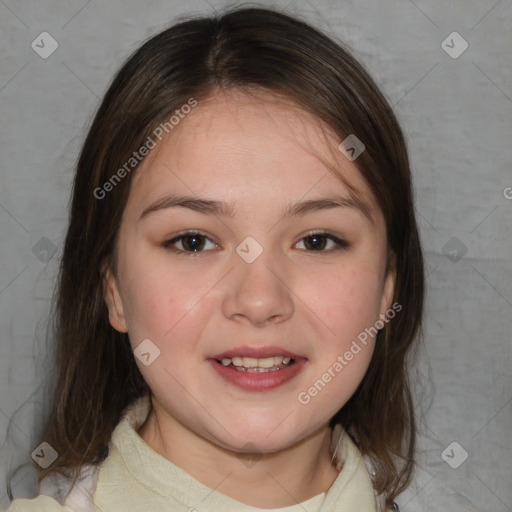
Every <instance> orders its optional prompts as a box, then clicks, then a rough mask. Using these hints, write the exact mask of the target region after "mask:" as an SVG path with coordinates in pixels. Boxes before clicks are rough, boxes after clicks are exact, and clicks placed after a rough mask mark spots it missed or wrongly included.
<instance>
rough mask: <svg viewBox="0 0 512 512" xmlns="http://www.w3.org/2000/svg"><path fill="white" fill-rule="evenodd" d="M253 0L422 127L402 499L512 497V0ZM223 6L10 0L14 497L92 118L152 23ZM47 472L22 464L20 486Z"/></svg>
mask: <svg viewBox="0 0 512 512" xmlns="http://www.w3.org/2000/svg"><path fill="white" fill-rule="evenodd" d="M255 4H259V5H277V6H280V7H284V6H286V5H288V9H289V10H290V11H291V12H295V13H299V14H301V15H303V16H304V17H305V18H306V19H308V20H310V21H311V22H313V23H315V24H316V25H317V26H319V27H320V28H322V29H324V30H326V31H327V32H329V33H330V34H331V35H334V36H336V37H339V38H340V39H342V40H343V41H345V42H346V43H347V44H348V45H349V47H351V48H352V49H353V51H354V53H355V54H356V56H357V57H359V58H360V59H361V60H362V62H363V63H364V64H365V65H366V66H367V67H368V69H369V70H370V72H371V73H372V74H373V75H374V76H375V78H376V80H377V82H378V83H379V84H380V85H381V87H382V89H383V90H384V92H385V94H386V95H387V97H388V98H389V100H390V102H391V103H392V104H393V105H394V106H395V110H396V112H397V114H398V116H399V118H400V120H401V122H402V124H403V127H404V129H405V132H406V135H407V138H408V141H409V145H410V151H411V158H412V164H413V172H414V180H415V190H416V201H417V212H418V219H419V223H420V227H421V235H422V239H423V243H424V248H425V252H426V262H427V273H428V300H427V310H426V323H425V334H424V342H423V345H422V350H421V353H420V357H419V363H418V367H417V368H416V369H415V390H416V396H417V413H418V419H419V420H420V437H419V454H418V455H419V461H420V467H419V468H418V470H417V472H416V474H415V479H414V482H413V484H412V486H411V487H410V488H409V489H408V490H407V491H406V492H405V493H404V494H403V495H402V496H401V497H400V499H399V504H400V505H401V507H402V508H401V509H402V510H403V511H406V512H414V511H423V510H443V511H448V510H450V511H451V510H457V511H459V510H486V511H487V510H493V511H496V512H501V511H507V510H512V487H511V485H510V483H511V482H512V470H511V467H512V465H511V463H510V460H512V448H511V447H512V442H511V440H512V439H511V434H510V433H511V432H512V414H511V410H512V402H511V398H512V385H511V378H510V367H511V364H512V359H511V349H510V346H511V341H512V338H511V334H510V333H511V331H512V329H511V328H512V320H511V318H512V251H511V246H512V242H511V241H512V232H511V231H512V228H511V225H512V222H511V221H512V170H511V163H512V151H511V147H512V137H511V136H512V126H511V114H512V67H511V59H510V49H511V48H512V4H511V1H510V0H501V1H496V0H485V1H482V0H481V1H476V0H466V1H463V0H454V1H451V2H440V1H427V0H415V1H414V2H413V1H412V0H389V1H387V2H379V1H376V0H374V1H364V0H363V1H355V0H346V1H335V0H320V1H317V2H308V1H307V0H305V1H302V0H301V1H292V2H275V3H272V2H263V1H261V2H255ZM223 6H224V4H223V2H221V1H214V0H210V1H209V2H207V1H199V0H190V1H188V2H179V1H176V0H168V1H164V0H150V1H149V2H135V1H133V0H130V1H125V2H121V1H119V0H115V1H110V2H98V1H95V0H90V1H89V2H87V1H86V0H67V1H66V2H64V1H57V0H53V1H51V0H50V1H47V2H29V1H27V0H16V1H15V0H1V1H0V26H1V30H2V32H1V36H0V38H1V49H0V52H1V61H0V66H1V72H0V107H1V116H2V117H1V119H2V122H1V124H0V143H1V148H2V159H1V161H0V166H1V172H0V236H1V244H0V333H1V334H0V336H1V338H0V340H1V342H0V442H1V444H0V457H1V461H2V462H1V467H0V482H1V483H2V484H1V485H0V505H5V504H6V503H7V501H6V500H7V498H6V496H5V487H4V484H3V482H4V480H5V475H6V473H7V471H8V469H9V468H11V467H14V466H16V465H19V464H23V463H24V462H26V461H27V460H29V457H30V453H31V452H32V450H34V448H35V447H36V445H35V439H37V434H38V432H39V431H40V428H41V423H42V419H43V418H44V415H45V414H46V413H45V409H44V400H45V393H44V385H45V383H46V382H47V381H46V379H47V374H48V361H47V358H46V357H45V355H46V354H47V350H48V349H47V345H46V343H47V342H46V340H45V332H46V326H47V323H48V316H49V312H50V304H51V301H50V298H51V294H52V288H53V286H54V283H55V277H56V272H57V269H58V261H59V257H60V253H61V248H62V241H63V237H64V233H65V229H66V221H67V204H68V198H69V188H70V180H71V177H72V171H73V165H74V162H75V159H76V156H77V152H78V149H79V147H80V143H81V141H82V140H83V136H84V134H85V126H86V125H87V124H88V122H89V121H90V119H91V116H92V114H93V112H94V110H95V108H96V107H97V105H98V102H99V98H100V97H101V95H102V94H103V93H104V91H105V89H106V87H107V84H108V82H109V81H110V79H111V78H112V74H113V72H114V71H115V70H116V69H117V68H118V66H119V65H120V64H121V62H122V61H123V60H124V59H125V58H126V57H127V56H128V54H129V53H131V52H132V51H133V50H134V49H135V48H136V47H137V46H138V44H139V42H140V41H142V40H144V39H145V38H147V37H148V36H150V35H151V34H154V33H155V32H157V31H159V30H160V29H161V28H163V27H164V26H165V25H167V24H168V23H169V22H171V21H172V20H173V19H175V18H176V17H177V16H181V15H184V14H192V13H207V12H211V11H212V8H213V7H215V8H220V7H223ZM42 32H48V33H49V34H50V35H51V37H52V38H53V39H54V40H55V41H56V43H55V42H53V41H52V40H51V39H50V38H49V37H48V36H46V35H45V36H41V37H38V36H39V34H41V33H42ZM453 32H457V34H452V33H453ZM41 38H44V41H43V43H41ZM32 41H34V43H33V46H31V43H32ZM443 41H445V42H444V43H443ZM55 44H58V48H57V50H56V51H55V52H54V53H53V54H51V55H50V56H49V57H47V58H45V59H44V58H42V57H41V56H40V54H41V55H42V56H45V57H46V56H47V55H46V53H48V52H49V51H50V50H51V49H52V45H55ZM466 45H468V47H467V49H465V48H466ZM43 46H44V47H43ZM464 50H465V51H464ZM45 52H46V53H45ZM452 443H457V444H455V445H453V444H452ZM466 453H467V459H466V460H465V461H464V462H462V463H461V461H462V460H463V459H464V457H465V454H466ZM451 466H454V467H451ZM455 466H458V467H456V468H455ZM33 482H34V474H33V472H32V471H30V470H29V469H27V468H25V469H22V470H20V471H18V472H17V473H16V474H15V477H14V485H15V494H16V495H19V496H22V495H30V494H31V493H33Z"/></svg>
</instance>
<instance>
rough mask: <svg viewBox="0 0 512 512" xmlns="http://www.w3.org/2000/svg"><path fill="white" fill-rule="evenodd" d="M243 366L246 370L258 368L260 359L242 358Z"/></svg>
mask: <svg viewBox="0 0 512 512" xmlns="http://www.w3.org/2000/svg"><path fill="white" fill-rule="evenodd" d="M242 361H243V365H244V366H245V368H257V366H258V359H256V358H255V357H242Z"/></svg>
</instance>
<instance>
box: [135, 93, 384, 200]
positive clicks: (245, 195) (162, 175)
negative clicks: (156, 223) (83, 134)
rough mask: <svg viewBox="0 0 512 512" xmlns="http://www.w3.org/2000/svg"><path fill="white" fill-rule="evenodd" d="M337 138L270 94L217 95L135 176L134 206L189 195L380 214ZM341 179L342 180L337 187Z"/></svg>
mask: <svg viewBox="0 0 512 512" xmlns="http://www.w3.org/2000/svg"><path fill="white" fill-rule="evenodd" d="M338 139H339V137H337V136H336V135H335V134H334V132H333V131H332V130H331V129H330V128H329V127H328V126H327V125H325V124H324V123H322V122H321V121H320V120H319V119H318V118H317V117H315V116H314V115H312V114H310V113H308V112H306V111H304V110H303V109H301V108H299V107H298V106H296V105H295V104H293V103H292V102H291V101H290V100H284V99H282V98H280V97H277V96H275V95H273V94H271V93H269V92H263V91H258V92H257V93H253V94H248V93H245V92H241V91H228V92H217V93H216V94H213V95H212V96H210V97H209V98H207V99H206V100H203V101H200V102H199V103H198V105H197V106H196V107H195V108H194V109H193V110H192V111H191V112H190V113H189V114H187V115H186V116H185V117H184V118H183V119H181V121H180V123H179V124H178V125H177V126H175V127H173V129H172V131H170V133H169V134H168V135H167V136H166V137H165V138H163V139H162V141H161V142H159V143H158V144H157V147H156V148H155V149H153V150H152V151H151V152H150V154H149V155H148V156H147V157H146V158H145V159H144V161H143V162H142V163H141V165H140V166H139V168H138V169H137V172H136V173H135V175H134V176H133V183H132V187H131V192H130V198H129V204H132V205H134V204H135V205H138V206H139V207H142V203H144V202H147V201H151V200H154V199H155V198H158V196H159V195H163V194H165V193H168V192H169V190H170V189H172V190H179V191H180V192H181V193H186V194H188V195H200V196H209V197H226V196H227V195H231V196H233V199H234V200H235V201H236V200H240V202H245V201H246V200H248V199H250V198H251V197H254V196H257V197H258V198H259V199H260V200H262V201H263V200H266V201H267V202H270V203H279V202H282V201H283V200H284V199H285V198H286V199H287V200H288V199H292V198H293V199H294V200H299V199H302V198H307V197H308V196H311V197H313V196H318V195H326V194H330V193H333V192H335V193H337V194H343V195H345V196H346V197H347V198H348V197H350V196H354V195H356V196H357V198H358V199H359V200H361V201H363V202H364V203H365V204H367V205H368V207H369V209H371V210H374V209H375V208H376V205H375V201H374V200H373V197H372V194H371V191H370V190H369V188H368V186H367V185H366V183H365V181H364V179H363V178H362V176H361V174H360V172H359V170H358V169H357V167H356V166H355V164H354V163H353V162H350V161H349V160H348V159H347V158H345V156H344V155H343V154H342V153H341V152H340V151H339V150H338V145H339V142H340V141H339V140H338ZM340 177H341V179H340Z"/></svg>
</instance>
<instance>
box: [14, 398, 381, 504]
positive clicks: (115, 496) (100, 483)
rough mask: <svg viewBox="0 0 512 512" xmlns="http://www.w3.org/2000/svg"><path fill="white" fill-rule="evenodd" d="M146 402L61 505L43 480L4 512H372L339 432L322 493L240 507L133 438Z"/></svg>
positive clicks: (366, 487)
mask: <svg viewBox="0 0 512 512" xmlns="http://www.w3.org/2000/svg"><path fill="white" fill-rule="evenodd" d="M149 407H150V401H149V397H143V398H141V399H139V400H137V401H136V402H134V403H133V404H132V405H131V406H130V407H129V408H128V409H127V411H126V412H125V414H124V415H123V418H122V419H121V421H120V422H119V424H118V425H117V426H116V428H115V429H114V432H113V434H112V439H111V441H110V444H109V454H108V457H107V458H106V459H105V461H103V462H102V463H101V464H100V465H99V466H87V467H86V468H84V471H83V473H82V474H83V479H82V480H81V481H80V482H79V484H77V485H75V487H74V488H73V489H72V491H71V493H70V495H69V496H68V497H67V498H66V499H65V500H64V499H63V498H64V494H65V490H67V488H66V485H65V484H66V482H65V481H64V480H63V479H59V478H54V479H52V480H49V479H45V480H43V481H42V482H41V486H40V495H39V496H38V497H36V498H34V499H31V500H28V499H15V500H14V501H13V502H12V503H11V505H10V507H9V508H8V509H7V511H6V512H206V511H209V512H215V511H219V512H256V511H260V512H261V511H265V512H342V511H347V512H354V511H357V512H376V510H377V508H376V499H375V494H374V491H373V487H372V484H371V480H370V475H369V474H368V470H367V468H366V466H365V463H364V460H363V458H362V457H361V453H360V452H359V450H358V449H357V447H356V446H355V445H354V443H353V442H352V440H351V439H350V437H349V436H348V435H346V434H345V433H344V432H343V430H342V429H341V427H336V428H335V429H334V431H333V436H332V449H333V452H334V461H335V462H336V465H337V468H338V470H339V475H338V477H337V478H336V480H335V481H334V483H333V484H332V486H331V487H330V489H329V490H328V491H327V493H322V494H319V495H317V496H314V497H313V498H311V499H309V500H307V501H305V502H302V503H298V504H296V505H292V506H290V507H284V508H280V509H260V508H255V507H251V506H249V505H245V504H243V503H241V502H239V501H236V500H234V499H232V498H230V497H228V496H226V495H224V494H221V493H219V492H217V491H215V490H212V489H210V488H209V487H207V486H205V485H203V484H202V483H200V482H198V481H197V480H195V479H194V478H193V477H192V476H190V475H189V474H188V473H186V472H185V471H183V470H182V469H181V468H179V467H178V466H176V465H175V464H173V463H172V462H170V461H169V460H167V459H166V458H164V457H162V456H161V455H160V454H158V453H156V452H155V451H154V450H153V449H152V448H151V447H150V446H149V445H147V444H146V443H145V441H144V440H143V439H142V438H141V437H140V436H139V434H138V433H137V429H138V428H139V427H140V425H142V423H143V422H144V420H145V419H146V417H147V414H148V413H149Z"/></svg>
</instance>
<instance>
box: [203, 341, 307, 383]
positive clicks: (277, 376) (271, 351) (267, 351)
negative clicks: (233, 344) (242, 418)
mask: <svg viewBox="0 0 512 512" xmlns="http://www.w3.org/2000/svg"><path fill="white" fill-rule="evenodd" d="M237 356H239V357H240V356H242V357H243V356H246V357H254V358H264V357H270V356H284V357H290V358H291V359H293V360H294V363H293V364H292V365H290V366H286V367H284V368H281V369H279V370H275V371H270V372H261V373H260V372H255V373H252V372H244V371H239V370H235V369H233V368H231V367H229V366H224V365H222V364H221V363H220V362H219V361H221V360H222V359H224V358H233V357H237ZM207 362H208V363H209V364H210V366H211V367H212V368H213V369H214V370H215V371H216V373H217V375H219V376H220V377H221V378H222V379H223V381H224V382H228V383H229V384H231V385H233V386H236V387H238V388H240V389H243V390H245V391H270V390H272V389H276V388H278V387H280V386H282V385H284V384H286V383H287V382H290V381H291V380H292V379H293V378H294V377H296V376H297V375H298V374H299V373H300V372H301V371H302V370H303V369H304V367H305V365H306V362H307V359H306V358H305V357H304V356H300V355H298V354H294V353H293V352H290V351H289V350H285V349H283V348H281V347H277V346H266V347H249V346H244V347H237V348H233V349H230V350H227V351H225V352H221V353H219V354H216V355H214V356H212V357H210V358H208V359H207Z"/></svg>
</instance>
